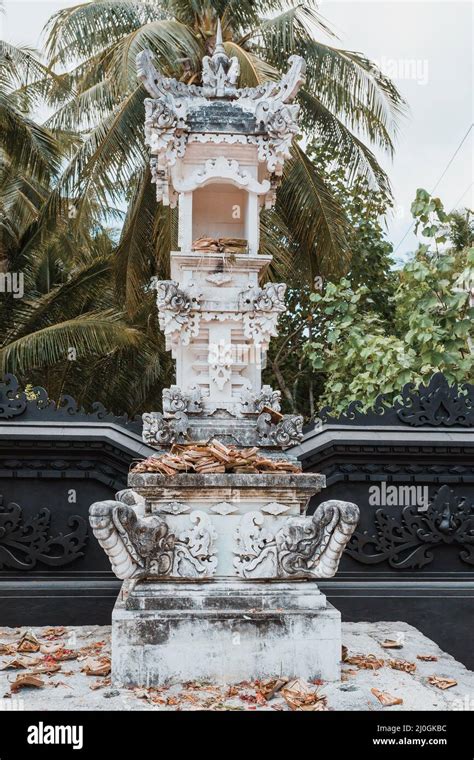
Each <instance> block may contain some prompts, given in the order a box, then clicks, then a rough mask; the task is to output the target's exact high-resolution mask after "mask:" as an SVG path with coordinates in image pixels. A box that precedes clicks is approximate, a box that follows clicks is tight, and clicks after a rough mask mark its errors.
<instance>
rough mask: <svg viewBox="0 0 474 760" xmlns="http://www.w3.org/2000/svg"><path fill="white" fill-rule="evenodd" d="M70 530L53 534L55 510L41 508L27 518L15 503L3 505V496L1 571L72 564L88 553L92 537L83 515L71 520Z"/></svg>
mask: <svg viewBox="0 0 474 760" xmlns="http://www.w3.org/2000/svg"><path fill="white" fill-rule="evenodd" d="M67 524H68V527H69V528H70V529H71V530H70V531H69V532H68V533H66V534H63V533H57V534H56V535H54V536H53V535H51V512H50V510H49V509H47V508H44V509H41V510H40V511H39V512H38V513H37V514H36V515H34V516H33V517H30V518H28V519H26V520H25V519H24V517H23V510H22V509H21V507H20V506H19V505H18V504H15V502H10V503H9V504H7V505H6V506H3V496H0V570H3V569H4V568H13V569H15V570H32V569H33V568H34V567H36V565H37V563H38V562H39V563H42V564H44V565H48V566H50V567H61V566H63V565H69V564H70V563H71V562H74V560H76V559H78V558H79V557H83V556H84V551H83V549H84V548H85V546H86V542H87V537H88V526H87V522H86V520H85V519H84V518H83V517H80V516H79V515H73V516H71V517H69V518H68V520H67Z"/></svg>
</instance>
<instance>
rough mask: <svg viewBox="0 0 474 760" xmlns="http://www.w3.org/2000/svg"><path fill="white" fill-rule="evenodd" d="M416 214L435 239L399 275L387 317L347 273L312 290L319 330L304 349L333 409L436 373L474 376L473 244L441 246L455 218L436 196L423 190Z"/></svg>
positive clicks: (414, 208) (414, 206) (324, 399)
mask: <svg viewBox="0 0 474 760" xmlns="http://www.w3.org/2000/svg"><path fill="white" fill-rule="evenodd" d="M412 213H413V216H414V218H415V220H416V227H417V229H419V230H421V234H422V236H423V237H424V238H426V239H428V240H429V241H430V243H431V245H430V244H429V243H422V244H420V246H419V248H418V250H417V252H416V254H415V256H414V258H413V260H412V261H410V262H409V263H408V264H406V265H405V266H404V267H403V269H401V270H400V271H399V272H397V273H396V277H397V280H398V283H397V287H396V289H395V291H394V294H393V299H392V300H393V313H392V315H391V316H390V318H387V316H386V315H384V314H383V312H381V310H380V309H379V308H378V307H377V303H376V301H375V299H374V298H373V297H372V291H371V289H370V288H369V287H368V286H367V285H357V283H353V282H351V281H350V280H349V279H346V278H343V279H342V280H340V281H339V282H338V283H329V284H328V285H327V287H326V288H325V291H324V293H323V294H321V293H312V294H311V296H310V299H311V301H312V303H313V304H314V307H315V315H314V319H315V321H316V323H317V325H318V331H319V336H318V338H317V339H316V340H312V341H309V342H308V345H307V347H306V350H307V353H308V357H309V359H310V362H311V364H312V366H313V368H314V369H315V370H317V371H318V372H320V373H322V374H323V375H324V377H325V392H324V394H323V396H322V398H321V402H322V403H324V404H329V405H330V406H332V407H333V408H334V409H335V411H341V410H342V409H343V408H344V407H346V406H347V405H348V404H349V403H350V402H351V401H352V400H354V399H355V398H357V399H360V400H362V402H363V403H364V405H365V406H366V407H368V406H370V405H372V404H373V402H374V400H375V398H376V397H377V395H378V394H379V393H386V394H389V396H392V398H393V397H394V396H396V394H397V392H399V391H400V390H401V388H402V387H403V385H404V384H405V383H406V382H414V383H417V384H418V383H419V382H421V381H426V380H427V379H429V377H430V376H431V375H432V374H433V373H434V372H438V371H441V372H443V373H444V374H445V376H446V377H447V378H448V380H450V381H460V382H463V381H466V379H468V378H472V375H473V368H474V356H473V352H472V342H471V341H472V338H471V331H472V321H473V318H474V308H472V306H471V305H470V289H471V288H472V284H473V282H474V249H473V248H470V249H463V250H461V251H457V250H456V248H453V249H447V250H440V248H439V247H440V246H441V245H442V244H443V243H445V242H446V241H447V240H448V237H449V235H450V230H452V226H451V225H452V222H453V218H452V216H450V215H448V214H446V212H445V211H444V208H443V205H442V203H441V201H440V200H439V198H431V197H430V196H429V194H428V193H426V191H424V190H418V191H417V194H416V199H415V201H414V203H413V204H412Z"/></svg>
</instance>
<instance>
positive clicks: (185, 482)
mask: <svg viewBox="0 0 474 760" xmlns="http://www.w3.org/2000/svg"><path fill="white" fill-rule="evenodd" d="M128 485H129V486H130V487H132V488H133V487H137V486H139V487H142V488H146V487H147V486H150V487H156V486H163V487H171V486H179V487H184V488H186V487H187V488H208V487H209V486H217V487H219V486H221V487H226V486H227V487H234V488H258V487H265V488H267V487H272V486H279V487H282V488H300V489H305V490H306V489H307V490H313V492H316V490H319V489H321V488H324V487H325V485H326V477H325V475H320V474H319V473H315V472H309V473H294V472H289V473H274V472H272V473H231V472H229V473H201V474H199V473H195V472H189V473H185V472H183V473H179V474H178V475H175V476H174V477H172V478H170V477H168V476H167V475H161V474H160V473H157V472H130V474H129V476H128ZM315 489H316V490H315Z"/></svg>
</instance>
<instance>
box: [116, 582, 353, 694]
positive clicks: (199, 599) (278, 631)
mask: <svg viewBox="0 0 474 760" xmlns="http://www.w3.org/2000/svg"><path fill="white" fill-rule="evenodd" d="M127 592H128V588H124V593H123V594H122V595H121V596H120V597H119V599H118V600H117V603H116V605H115V608H114V612H113V617H112V626H113V627H112V663H113V665H112V668H113V670H112V678H113V683H114V685H116V686H134V685H139V684H140V685H143V684H146V685H149V686H153V685H160V684H163V683H165V682H166V681H167V680H168V679H173V680H198V679H202V680H204V679H209V680H212V681H215V682H221V683H222V682H230V681H240V680H245V679H247V678H249V674H252V678H264V677H268V676H273V675H275V672H282V673H285V675H288V676H295V677H302V678H307V679H311V678H322V679H323V680H325V681H335V680H338V679H339V676H340V671H339V659H340V652H341V621H340V613H339V612H338V611H337V610H335V609H334V608H333V607H332V606H331V605H328V604H327V603H326V601H325V597H324V596H323V595H322V594H321V593H320V592H319V590H318V588H317V586H316V585H315V584H313V583H304V582H302V583H296V584H295V583H292V584H286V583H270V584H268V583H265V584H263V583H262V584H258V583H245V582H240V583H228V582H225V583H224V582H214V583H212V584H202V583H199V584H184V585H182V586H181V587H180V593H179V595H178V598H177V595H176V588H175V586H174V585H173V584H171V583H161V584H160V583H153V584H150V583H148V584H139V585H138V586H136V587H135V589H133V590H131V591H129V592H128V595H127Z"/></svg>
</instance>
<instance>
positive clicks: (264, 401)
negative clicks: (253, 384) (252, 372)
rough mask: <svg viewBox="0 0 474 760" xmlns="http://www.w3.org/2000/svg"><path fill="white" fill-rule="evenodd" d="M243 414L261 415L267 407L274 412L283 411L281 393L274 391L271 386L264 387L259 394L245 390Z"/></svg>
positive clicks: (242, 400) (242, 403) (242, 402)
mask: <svg viewBox="0 0 474 760" xmlns="http://www.w3.org/2000/svg"><path fill="white" fill-rule="evenodd" d="M241 405H242V412H243V413H244V414H261V412H262V409H263V408H264V407H265V406H267V407H269V408H270V409H273V411H274V412H279V411H280V410H281V391H274V390H273V388H272V387H271V386H270V385H262V389H261V391H260V392H259V393H252V392H251V391H249V390H247V389H245V390H243V391H242V394H241Z"/></svg>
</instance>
